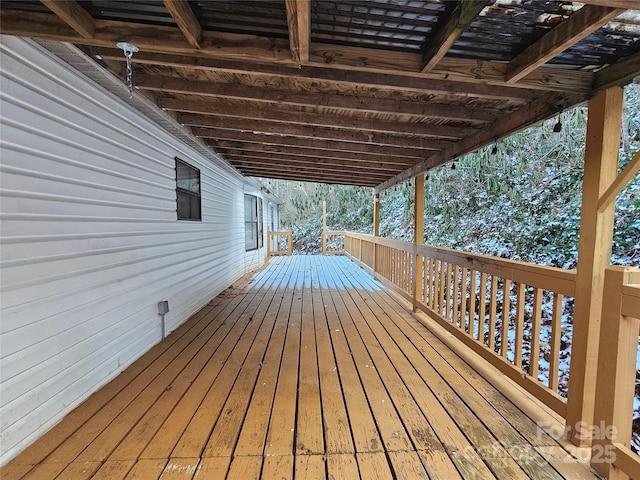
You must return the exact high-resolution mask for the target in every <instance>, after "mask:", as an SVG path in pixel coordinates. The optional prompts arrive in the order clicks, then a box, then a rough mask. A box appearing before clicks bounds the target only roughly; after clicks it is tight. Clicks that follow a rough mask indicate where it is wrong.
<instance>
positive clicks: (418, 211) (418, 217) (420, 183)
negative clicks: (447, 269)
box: [413, 175, 424, 312]
mask: <svg viewBox="0 0 640 480" xmlns="http://www.w3.org/2000/svg"><path fill="white" fill-rule="evenodd" d="M414 184H415V189H414V192H413V200H414V201H413V213H414V225H415V229H414V232H413V243H415V244H416V245H424V175H418V176H416V177H415V182H414ZM422 263H423V259H422V258H421V257H420V255H418V252H417V251H416V254H415V255H414V262H413V311H414V312H416V311H417V310H418V297H419V296H420V294H421V292H422V277H423V274H422Z"/></svg>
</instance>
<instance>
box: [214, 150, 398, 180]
mask: <svg viewBox="0 0 640 480" xmlns="http://www.w3.org/2000/svg"><path fill="white" fill-rule="evenodd" d="M223 156H224V157H225V158H226V159H227V160H228V161H230V162H231V163H232V164H234V165H236V164H237V165H242V166H244V167H249V166H250V167H252V168H264V169H268V170H285V171H286V170H289V169H299V170H300V171H306V172H309V173H313V172H322V173H330V174H335V175H337V174H344V175H347V174H348V175H357V176H360V175H361V174H362V175H363V176H364V177H365V178H368V179H377V180H378V181H381V180H382V179H384V178H388V177H390V176H392V175H393V173H394V170H384V171H383V170H376V169H371V170H369V171H366V173H363V171H364V170H362V167H360V166H356V165H353V166H351V167H349V165H331V164H326V163H322V162H295V161H293V162H292V161H289V160H286V159H283V158H281V157H263V156H258V155H255V156H254V155H242V154H225V155H223ZM397 171H398V170H397V169H396V170H395V172H397Z"/></svg>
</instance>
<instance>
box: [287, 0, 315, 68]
mask: <svg viewBox="0 0 640 480" xmlns="http://www.w3.org/2000/svg"><path fill="white" fill-rule="evenodd" d="M285 5H286V8H287V24H288V27H289V45H290V49H291V58H292V59H293V61H294V62H297V63H298V64H300V65H303V64H305V63H307V62H309V45H310V44H311V2H310V0H285Z"/></svg>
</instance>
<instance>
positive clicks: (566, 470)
mask: <svg viewBox="0 0 640 480" xmlns="http://www.w3.org/2000/svg"><path fill="white" fill-rule="evenodd" d="M0 475H1V478H3V479H4V478H7V479H16V480H17V479H34V480H39V479H46V480H51V479H55V478H58V479H66V478H73V479H74V480H76V479H85V478H86V479H90V478H91V479H113V480H118V479H153V480H159V479H162V480H175V479H209V478H216V479H218V478H220V479H224V478H226V479H242V480H251V479H259V478H264V479H272V478H282V479H294V480H302V479H317V478H333V479H349V480H350V479H357V478H362V479H376V478H378V479H393V478H407V479H410V478H411V479H414V478H415V479H426V478H431V479H434V478H441V479H447V480H448V479H455V478H482V479H490V478H497V479H503V478H504V479H506V478H509V479H511V478H513V479H517V478H535V479H550V480H558V479H562V478H567V479H573V478H596V477H595V476H593V474H592V473H591V472H590V470H589V468H588V466H586V465H585V464H584V463H581V462H579V461H577V460H575V459H574V458H573V457H571V456H570V455H568V454H566V452H565V451H564V450H562V448H561V447H560V446H559V445H558V444H557V443H556V442H555V441H554V440H553V439H552V438H551V437H550V436H548V435H546V434H545V433H544V432H542V431H541V430H540V429H539V428H538V427H537V425H536V424H535V422H534V421H532V420H531V419H529V418H528V417H527V416H526V415H525V414H524V413H523V412H522V411H521V410H520V409H518V408H517V407H516V406H515V405H513V404H512V403H511V402H509V401H508V400H507V399H506V398H505V397H504V396H503V395H502V394H501V393H500V392H499V391H497V390H496V389H495V388H494V387H493V386H492V385H491V384H490V383H489V382H488V381H486V380H485V379H484V378H482V377H481V376H480V375H479V374H478V373H477V372H475V371H474V370H473V369H472V368H471V367H469V365H467V364H466V363H465V362H464V361H463V360H462V359H461V358H460V357H458V356H457V355H456V354H455V353H454V352H453V351H451V350H450V349H449V348H448V347H447V346H446V345H445V344H444V343H443V342H442V341H440V339H439V338H438V337H437V336H436V335H435V334H434V333H433V332H432V331H430V330H429V329H428V328H426V327H425V326H424V325H423V324H422V323H421V322H420V321H419V320H418V319H417V318H416V317H414V316H413V315H412V314H411V305H409V304H408V303H407V302H406V301H405V300H403V299H401V298H400V297H399V296H397V295H395V294H394V293H392V292H390V291H388V290H386V289H384V288H382V286H381V285H380V284H379V283H377V282H376V281H375V280H374V279H373V278H372V277H371V276H369V275H368V274H366V273H365V272H364V271H362V270H361V269H359V268H358V267H357V265H355V264H353V263H352V262H350V261H349V260H348V259H346V258H344V257H335V256H332V257H319V256H298V257H296V256H294V257H280V258H277V259H273V260H271V263H270V265H269V266H268V267H267V268H265V269H263V270H261V271H259V272H257V273H255V274H253V275H251V276H248V277H246V278H245V279H243V280H242V281H240V282H237V284H236V285H235V287H234V288H231V289H228V290H227V291H225V292H223V294H221V295H220V296H218V297H216V298H215V299H213V300H212V301H211V302H210V303H209V305H207V306H206V307H205V308H203V309H202V310H201V311H200V312H198V313H197V314H195V315H194V316H193V317H192V318H191V319H190V320H189V321H188V322H186V323H185V324H183V325H182V326H180V327H179V328H178V329H177V330H176V331H175V332H173V333H172V334H171V335H169V337H167V339H165V340H164V341H163V342H161V343H160V344H159V345H157V346H156V347H154V348H153V349H151V350H150V351H149V352H147V353H146V354H145V355H144V356H143V357H142V358H141V359H140V360H138V361H137V362H135V363H134V364H133V365H131V366H130V367H129V368H128V369H127V370H125V371H124V372H123V373H122V374H121V375H119V376H118V377H117V378H116V379H114V380H113V381H112V382H111V383H109V384H108V385H107V386H105V387H104V388H103V389H101V390H100V391H98V392H96V393H95V394H94V395H92V396H91V397H90V398H89V399H88V400H87V401H86V402H85V403H83V404H82V405H81V406H79V407H78V408H77V409H76V410H74V411H73V412H71V413H70V414H69V415H68V416H67V417H66V418H65V419H64V420H63V421H62V422H61V423H60V424H58V425H57V426H56V427H54V428H53V429H52V430H51V431H50V432H49V433H47V434H45V435H44V436H43V437H42V439H40V440H38V441H37V442H36V443H35V444H34V445H32V446H31V447H30V448H28V449H27V450H26V451H25V452H23V453H22V454H21V455H19V456H18V457H17V458H16V459H14V460H13V461H12V462H11V463H10V464H9V465H7V466H6V467H5V468H3V469H1V470H0Z"/></svg>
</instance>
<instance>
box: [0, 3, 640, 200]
mask: <svg viewBox="0 0 640 480" xmlns="http://www.w3.org/2000/svg"><path fill="white" fill-rule="evenodd" d="M42 3H43V4H45V5H50V6H51V8H50V10H52V12H54V13H52V12H51V11H46V9H45V8H43V7H42V6H40V7H36V8H34V4H33V2H24V3H22V2H19V1H15V2H2V3H1V4H0V32H1V33H3V34H7V35H20V36H25V37H31V38H34V39H40V40H45V41H44V42H41V43H42V44H43V46H45V48H49V49H50V50H51V51H52V52H54V53H56V52H57V50H58V49H57V48H56V47H55V45H57V44H55V43H54V42H50V41H46V40H51V41H61V42H66V43H72V44H75V45H77V46H78V47H79V48H80V49H81V51H82V52H84V53H85V54H86V55H89V56H91V57H93V59H94V60H96V61H97V62H98V64H100V65H102V66H104V67H105V68H106V69H108V70H109V71H110V72H111V73H113V74H115V75H116V76H119V77H120V78H121V79H122V80H123V81H126V75H125V73H124V72H125V68H124V67H125V64H124V62H125V60H126V59H125V58H124V56H123V55H122V51H121V50H119V49H118V48H116V43H117V42H120V41H127V42H131V43H133V44H134V45H136V46H137V47H138V48H139V51H138V52H137V53H136V55H135V58H134V61H133V74H134V78H135V86H136V89H137V93H135V94H134V96H133V99H130V100H132V103H133V104H135V102H136V101H137V100H140V99H141V98H142V97H145V98H147V99H151V100H152V102H153V104H155V105H157V106H160V107H162V108H163V109H164V110H165V111H166V112H167V113H166V114H162V113H160V112H157V114H158V115H161V116H162V117H163V118H166V119H167V120H168V121H170V120H171V119H175V120H177V121H178V122H182V124H183V126H184V127H185V128H184V129H183V130H181V131H184V132H191V133H194V134H195V135H197V136H198V137H200V138H201V140H200V141H199V142H198V143H199V144H200V145H202V144H201V143H200V142H205V143H207V144H208V145H210V146H211V147H212V148H214V149H215V150H216V151H217V152H218V154H219V155H220V156H221V157H222V158H224V159H226V160H227V161H228V162H229V163H230V164H232V165H235V166H236V167H237V169H239V170H240V171H241V172H242V173H244V174H246V175H253V174H255V175H260V176H267V177H274V178H292V179H298V178H299V179H301V180H312V181H313V180H315V181H324V182H330V183H345V184H360V185H371V186H374V187H377V188H378V189H382V188H386V187H388V186H390V185H392V184H394V183H396V182H399V181H403V180H407V179H409V178H411V177H413V176H415V175H417V174H419V173H422V172H424V171H425V170H427V169H429V168H432V167H435V166H438V165H442V164H443V163H447V162H450V161H451V160H452V159H455V158H459V157H460V156H462V155H465V154H467V153H469V152H472V151H475V150H477V149H478V148H481V147H482V146H484V145H488V144H490V143H493V142H494V141H495V139H496V138H498V139H500V138H503V137H505V136H507V135H509V134H511V133H514V132H516V131H518V130H520V129H523V128H526V127H527V126H528V125H531V124H532V123H535V122H537V121H540V120H544V119H546V118H549V117H551V116H553V115H555V114H556V113H557V112H558V111H559V110H560V109H562V108H570V107H571V106H572V105H575V104H578V103H581V102H583V101H585V100H587V99H588V98H591V97H592V96H593V95H594V94H595V92H597V91H598V90H600V89H604V88H608V87H610V86H613V85H624V84H626V83H629V82H630V81H632V79H634V78H635V77H636V76H637V75H640V67H639V65H640V57H639V55H640V54H638V53H635V54H634V53H633V52H634V51H635V50H636V49H635V43H634V42H635V41H636V38H635V36H634V35H635V34H634V33H633V32H634V31H635V29H636V28H637V15H638V14H640V0H585V2H582V3H583V4H586V6H584V7H582V8H580V9H578V7H571V9H569V10H567V8H566V6H561V7H560V8H558V6H557V5H555V4H553V3H549V2H546V1H544V0H531V1H527V2H524V3H522V2H515V3H514V2H506V3H505V2H495V1H492V0H466V1H464V2H461V1H460V2H440V3H433V4H432V5H430V6H426V7H424V6H417V5H414V4H412V3H411V2H383V4H380V2H379V1H378V0H355V3H353V2H350V3H349V5H347V4H341V2H328V3H327V2H325V3H323V2H313V1H311V0H261V1H259V2H250V3H245V2H225V3H224V4H223V3H217V4H215V5H214V4H212V3H208V2H195V1H187V0H163V1H162V2H151V3H153V5H151V3H149V2H146V1H145V2H142V1H140V2H137V1H136V0H130V1H129V2H128V3H127V6H126V7H123V5H124V4H118V2H93V1H87V2H68V1H67V2H61V1H53V0H42ZM5 5H7V6H8V7H9V8H6V7H5ZM383 5H384V8H382V6H383ZM98 7H99V8H98ZM138 7H139V8H138ZM85 8H86V10H84V9H85ZM628 8H634V9H636V10H637V11H634V12H628V13H625V14H624V15H620V14H621V13H622V12H623V11H625V10H626V9H628ZM483 9H484V10H483ZM563 11H570V12H574V13H571V14H570V15H569V17H568V18H567V17H566V16H564V15H563V13H562V12H563ZM89 12H91V14H89ZM92 15H93V17H94V18H92ZM171 18H173V21H172V20H171ZM614 18H615V25H616V31H615V32H612V31H611V29H610V28H601V27H602V25H604V24H605V23H607V22H608V21H610V20H611V19H614ZM544 19H549V25H551V24H555V27H553V28H551V29H550V30H549V33H548V34H547V35H545V36H543V37H542V38H540V37H539V35H538V33H537V32H538V31H539V21H541V20H544ZM562 19H565V20H564V21H562ZM555 22H560V23H555ZM499 30H500V31H502V30H504V32H505V34H504V35H502V34H500V35H499V36H496V35H497V32H498V31H499ZM536 39H537V40H536ZM47 45H48V46H47ZM69 48H75V47H72V46H69ZM563 51H564V52H563ZM514 52H520V53H514ZM560 52H563V53H562V55H561V58H562V59H563V62H562V63H560V62H558V61H554V62H550V60H552V59H553V58H554V57H555V56H557V55H558V54H559V53H560ZM78 54H80V53H79V52H78ZM63 56H64V53H63ZM70 61H71V62H72V61H73V59H70ZM550 63H553V64H552V65H551V64H550ZM92 65H94V64H93V63H92ZM109 79H110V80H109V81H111V82H113V81H114V79H113V77H112V76H109ZM112 91H115V92H116V94H119V92H120V90H118V89H115V90H112ZM194 141H195V140H194Z"/></svg>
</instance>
